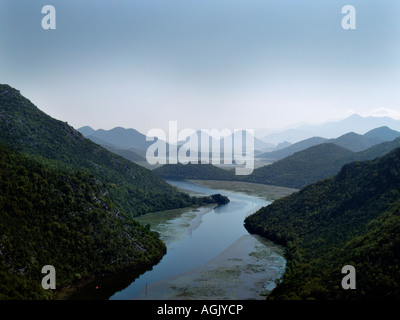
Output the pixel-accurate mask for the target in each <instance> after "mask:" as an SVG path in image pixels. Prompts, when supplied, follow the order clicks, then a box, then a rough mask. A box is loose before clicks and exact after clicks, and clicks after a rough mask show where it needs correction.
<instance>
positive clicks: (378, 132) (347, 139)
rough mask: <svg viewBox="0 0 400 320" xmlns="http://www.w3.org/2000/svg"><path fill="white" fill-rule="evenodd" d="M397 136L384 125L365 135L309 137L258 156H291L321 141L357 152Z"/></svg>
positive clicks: (397, 135) (399, 134) (274, 158)
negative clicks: (330, 137) (329, 137)
mask: <svg viewBox="0 0 400 320" xmlns="http://www.w3.org/2000/svg"><path fill="white" fill-rule="evenodd" d="M397 137H400V132H398V131H395V130H392V129H390V128H389V127H387V126H384V127H379V128H375V129H372V130H370V131H368V132H367V133H365V134H364V135H360V134H357V133H354V132H349V133H346V134H344V135H342V136H340V137H338V138H335V139H326V138H321V137H312V138H308V139H306V140H302V141H299V142H296V143H294V144H292V145H290V146H288V147H286V148H283V149H280V150H277V151H271V152H265V153H262V154H260V155H258V158H263V159H271V160H279V159H283V158H285V157H287V156H290V155H292V154H294V153H295V152H298V151H302V150H305V149H307V148H309V147H312V146H315V145H318V144H321V143H333V144H336V145H338V146H341V147H344V148H346V149H348V150H351V151H354V152H357V151H362V150H365V149H368V148H369V147H372V146H374V145H376V144H379V143H381V142H385V141H390V140H393V139H395V138H397Z"/></svg>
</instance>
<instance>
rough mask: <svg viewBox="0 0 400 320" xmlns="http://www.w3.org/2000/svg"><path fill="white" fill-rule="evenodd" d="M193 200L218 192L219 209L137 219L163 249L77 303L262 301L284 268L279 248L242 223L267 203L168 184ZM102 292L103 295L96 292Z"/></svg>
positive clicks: (230, 193)
mask: <svg viewBox="0 0 400 320" xmlns="http://www.w3.org/2000/svg"><path fill="white" fill-rule="evenodd" d="M168 182H169V183H170V184H172V185H174V186H176V187H178V188H179V189H182V190H185V191H186V192H188V193H190V194H192V195H210V194H215V193H221V194H223V195H225V196H228V198H229V199H230V202H229V203H228V204H226V205H221V206H217V207H215V206H207V207H201V208H186V209H179V210H169V211H165V212H161V213H150V214H146V215H144V216H142V217H140V218H139V219H138V220H139V221H140V222H141V223H149V224H150V226H151V228H152V229H153V230H155V231H158V232H159V233H160V237H161V239H162V240H163V241H164V242H165V243H166V245H167V253H166V255H165V256H164V257H163V258H162V259H161V261H160V262H159V263H158V264H156V265H155V266H153V267H152V268H150V269H148V270H139V271H138V272H136V273H134V274H132V273H125V274H121V275H118V276H114V277H111V278H107V279H102V280H98V281H96V282H95V283H91V284H90V285H89V286H87V287H86V288H82V289H80V290H78V292H77V293H76V295H75V298H76V299H84V298H86V299H90V298H92V299H93V298H94V299H110V300H128V299H129V300H130V299H151V300H167V299H169V300H170V299H213V300H214V299H232V300H235V299H236V300H237V299H265V296H266V295H267V294H268V293H269V292H270V290H272V289H273V288H274V286H275V280H276V279H278V278H280V277H281V276H282V274H283V272H284V269H285V263H286V262H285V259H284V258H283V254H284V250H283V248H282V247H280V246H277V245H275V244H273V243H272V242H270V241H266V240H264V239H262V238H261V237H258V236H255V235H250V234H249V233H248V232H247V230H246V229H245V228H244V226H243V221H244V219H245V218H246V217H247V216H248V215H249V214H251V213H253V212H255V211H257V210H258V209H259V208H261V207H263V206H266V205H268V204H269V203H270V201H268V200H266V199H265V198H261V197H259V196H256V195H250V194H245V193H242V192H235V191H228V190H223V189H222V190H221V189H213V188H208V187H205V186H200V185H198V184H194V183H192V182H188V181H168ZM100 289H102V290H100Z"/></svg>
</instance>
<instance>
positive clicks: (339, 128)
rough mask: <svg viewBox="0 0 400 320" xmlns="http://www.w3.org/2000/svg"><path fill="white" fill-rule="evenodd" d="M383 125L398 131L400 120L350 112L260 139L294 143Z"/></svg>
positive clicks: (269, 141)
mask: <svg viewBox="0 0 400 320" xmlns="http://www.w3.org/2000/svg"><path fill="white" fill-rule="evenodd" d="M384 126H387V127H389V128H391V129H393V130H397V131H400V121H398V120H394V119H392V118H389V117H372V116H369V117H363V116H360V115H358V114H352V115H351V116H349V117H347V118H345V119H343V120H340V121H331V122H327V123H324V124H321V125H301V126H299V127H297V128H293V129H287V130H283V131H281V132H278V133H271V134H268V135H266V136H264V137H263V138H262V139H261V140H262V141H264V142H268V143H273V144H275V145H276V144H278V143H281V142H283V141H287V142H290V143H296V142H299V141H301V140H305V139H308V138H311V137H315V136H316V137H324V138H327V139H331V138H336V137H339V136H341V135H344V134H346V133H349V132H355V133H358V134H361V135H363V134H365V133H366V132H367V131H370V130H372V129H375V128H378V127H384Z"/></svg>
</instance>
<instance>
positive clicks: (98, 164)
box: [0, 85, 191, 216]
mask: <svg viewBox="0 0 400 320" xmlns="http://www.w3.org/2000/svg"><path fill="white" fill-rule="evenodd" d="M0 142H1V143H3V144H5V145H7V146H9V147H11V148H13V149H15V150H18V151H21V152H24V153H25V154H27V155H29V157H31V158H34V159H35V160H37V161H39V162H41V163H42V164H45V165H47V166H51V167H52V168H54V169H63V170H70V171H75V170H84V171H86V172H87V173H90V174H93V175H94V176H95V177H96V178H97V179H99V180H100V181H102V182H104V183H105V189H106V190H107V192H109V194H110V201H112V202H113V203H114V204H115V205H117V207H118V208H119V209H121V210H123V211H124V212H126V213H128V214H130V215H132V216H137V215H140V214H144V213H146V212H150V211H158V210H165V209H171V208H178V207H184V206H188V205H190V204H191V202H190V199H188V198H187V197H186V196H184V195H183V194H181V193H179V192H177V191H176V189H175V188H173V187H171V186H170V185H169V184H167V183H166V182H165V181H164V180H162V179H161V178H160V177H158V176H157V175H155V174H153V173H152V172H151V171H150V170H148V169H145V168H143V167H141V166H139V165H136V164H134V163H132V162H130V161H128V160H126V159H124V158H123V157H121V156H118V155H116V154H114V153H111V152H109V151H108V150H106V149H105V148H103V147H101V146H99V145H97V144H95V143H94V142H92V141H90V140H89V139H86V138H84V137H83V136H82V134H81V133H79V132H78V131H76V130H75V129H73V128H72V127H71V126H69V125H68V124H67V123H65V122H62V121H58V120H55V119H53V118H51V117H50V116H48V115H47V114H45V113H44V112H42V111H40V110H39V109H38V108H37V107H36V106H34V105H33V104H32V103H31V102H30V101H29V100H28V99H26V98H24V97H23V96H22V95H21V94H20V92H19V91H18V90H16V89H13V88H11V87H10V86H8V85H0Z"/></svg>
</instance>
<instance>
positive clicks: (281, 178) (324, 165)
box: [154, 138, 400, 188]
mask: <svg viewBox="0 0 400 320" xmlns="http://www.w3.org/2000/svg"><path fill="white" fill-rule="evenodd" d="M397 147H400V138H397V139H395V140H393V141H386V142H382V143H379V144H376V145H374V146H372V147H370V148H368V149H366V150H362V151H358V152H353V151H351V150H348V149H346V148H344V147H342V146H339V145H336V144H334V143H320V144H317V145H314V146H312V147H309V148H307V149H305V150H301V151H298V152H295V153H294V154H292V155H290V156H287V157H285V158H283V159H280V160H278V161H276V162H274V163H272V164H270V165H266V166H263V167H260V168H257V169H254V171H253V172H252V173H251V174H250V175H247V176H237V175H235V173H234V171H233V170H227V169H221V168H217V167H215V166H212V165H207V166H206V165H203V164H193V165H164V166H162V167H160V168H158V169H156V170H154V172H155V173H157V174H158V175H159V176H160V177H162V178H168V179H200V180H236V181H246V182H254V183H261V184H270V185H277V186H282V187H289V188H302V187H304V186H306V185H309V184H311V183H314V182H316V181H318V180H321V179H324V178H327V177H330V176H332V175H334V174H336V173H337V172H338V171H339V170H340V169H341V168H342V166H343V165H345V164H347V163H350V162H354V161H365V160H372V159H375V158H376V157H379V156H383V155H385V154H386V153H388V152H390V151H392V150H393V149H395V148H397ZM210 166H211V167H213V168H212V169H211V168H210Z"/></svg>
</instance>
